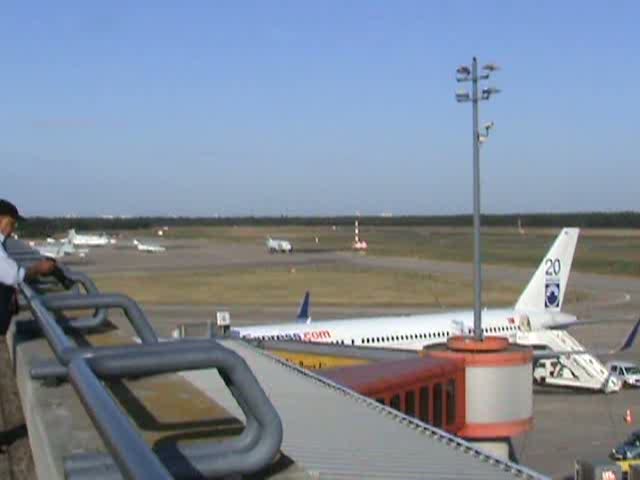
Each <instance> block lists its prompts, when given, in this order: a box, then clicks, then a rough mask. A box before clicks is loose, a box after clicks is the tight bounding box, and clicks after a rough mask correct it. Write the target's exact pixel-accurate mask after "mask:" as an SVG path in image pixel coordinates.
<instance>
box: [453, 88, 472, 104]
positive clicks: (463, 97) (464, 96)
mask: <svg viewBox="0 0 640 480" xmlns="http://www.w3.org/2000/svg"><path fill="white" fill-rule="evenodd" d="M469 100H471V97H470V96H469V92H467V91H466V90H458V91H457V92H456V101H457V102H459V103H462V102H468V101H469Z"/></svg>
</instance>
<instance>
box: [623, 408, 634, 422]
mask: <svg viewBox="0 0 640 480" xmlns="http://www.w3.org/2000/svg"><path fill="white" fill-rule="evenodd" d="M624 421H625V423H633V417H632V416H631V409H630V408H627V411H626V412H625V414H624Z"/></svg>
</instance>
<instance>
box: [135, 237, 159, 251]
mask: <svg viewBox="0 0 640 480" xmlns="http://www.w3.org/2000/svg"><path fill="white" fill-rule="evenodd" d="M133 244H134V245H135V246H136V248H137V249H138V251H140V252H146V253H162V252H166V251H167V249H166V248H165V247H161V246H160V245H153V244H150V243H141V242H139V241H138V240H136V239H134V240H133Z"/></svg>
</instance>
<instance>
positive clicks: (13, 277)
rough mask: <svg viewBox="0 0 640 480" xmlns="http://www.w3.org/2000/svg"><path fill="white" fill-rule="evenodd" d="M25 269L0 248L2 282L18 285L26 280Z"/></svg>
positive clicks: (0, 280) (0, 277) (0, 278)
mask: <svg viewBox="0 0 640 480" xmlns="http://www.w3.org/2000/svg"><path fill="white" fill-rule="evenodd" d="M24 275H25V270H24V268H22V267H19V266H18V264H17V263H16V262H15V261H14V260H13V259H12V258H10V257H9V256H8V255H7V252H5V251H4V249H3V248H0V283H2V284H4V285H10V286H12V287H17V286H18V284H19V283H20V282H22V281H23V280H24Z"/></svg>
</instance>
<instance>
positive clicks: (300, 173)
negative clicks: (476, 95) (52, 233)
mask: <svg viewBox="0 0 640 480" xmlns="http://www.w3.org/2000/svg"><path fill="white" fill-rule="evenodd" d="M638 18H640V3H638V2H636V1H616V2H595V1H566V2H557V1H535V2H534V1H528V2H506V1H490V0H486V1H482V2H478V1H444V0H443V1H422V0H421V1H415V2H413V1H401V0H400V1H390V0H386V1H374V0H370V1H356V0H351V1H343V0H335V1H330V0H323V1H291V2H286V1H255V2H247V1H222V0H219V1H201V2H199V1H195V0H191V1H189V2H176V1H172V2H164V1H160V0H154V1H142V0H141V1H138V2H128V1H111V2H84V1H78V2H71V1H60V2H44V1H43V2H40V3H38V2H9V3H7V4H4V5H3V15H2V16H0V132H1V134H0V161H1V165H2V168H3V174H2V177H1V178H2V180H3V181H2V187H1V189H0V197H4V198H8V199H10V200H12V201H14V202H15V203H16V204H17V205H18V206H19V208H20V209H21V211H23V212H24V213H25V214H27V215H67V214H76V215H103V214H110V215H198V216H200V215H202V216H209V215H334V214H344V215H352V214H354V213H356V212H360V213H362V214H372V215H376V214H379V213H382V212H391V213H393V214H394V215H401V214H423V215H438V214H459V213H468V212H470V211H471V207H472V127H471V106H470V104H458V103H456V101H455V98H454V93H455V91H456V89H458V88H460V85H459V84H457V83H456V81H455V70H456V68H457V67H458V66H459V65H462V64H469V63H470V62H471V58H472V57H473V56H474V55H476V56H477V57H478V59H479V61H480V63H481V64H484V63H488V62H495V63H497V64H499V65H500V66H501V67H502V70H501V71H499V72H496V73H495V74H494V75H493V76H492V78H491V80H490V84H491V85H494V86H496V87H498V88H500V89H502V93H500V94H499V95H497V96H495V97H494V98H492V99H491V101H490V102H484V103H481V105H480V118H481V120H480V121H481V123H484V122H487V121H494V122H495V128H494V129H493V131H492V132H491V136H490V138H489V140H488V142H487V143H486V144H485V145H483V147H482V150H481V172H482V209H483V211H484V212H486V213H525V212H566V211H594V210H597V211H603V210H604V211H609V210H638V204H637V194H636V192H637V188H636V185H637V183H638V178H640V162H639V161H638V160H640V159H639V158H638V154H637V151H638V150H637V142H636V139H637V137H638V135H639V134H640V130H639V129H638V127H637V125H638V122H637V118H638V114H637V112H638V107H639V106H640V102H639V100H638V95H637V90H638V89H637V84H638V81H639V79H640V55H638V54H637V49H638V46H639V45H640V31H639V30H638V28H637V19H638ZM465 86H466V84H465ZM634 118H635V119H636V120H635V121H634Z"/></svg>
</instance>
